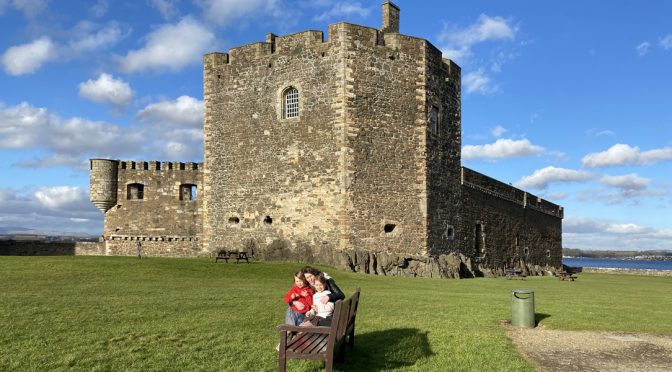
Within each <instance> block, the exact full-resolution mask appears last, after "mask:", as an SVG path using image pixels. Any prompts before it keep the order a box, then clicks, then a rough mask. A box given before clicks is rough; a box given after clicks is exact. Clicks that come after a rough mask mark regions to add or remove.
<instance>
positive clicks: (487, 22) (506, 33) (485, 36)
mask: <svg viewBox="0 0 672 372" xmlns="http://www.w3.org/2000/svg"><path fill="white" fill-rule="evenodd" d="M517 32H518V27H517V26H514V25H513V24H512V21H511V20H510V19H505V18H502V17H490V16H488V15H486V14H481V15H480V16H479V17H478V20H477V21H476V23H474V24H472V25H470V26H468V27H466V28H464V29H459V28H456V27H449V26H445V27H444V29H443V31H442V32H441V34H439V37H438V39H439V42H441V43H443V44H444V47H442V48H441V50H442V51H443V53H444V55H446V56H447V57H448V58H451V59H453V60H454V61H456V62H457V63H459V64H462V63H463V62H465V57H469V56H471V55H472V51H471V48H472V47H473V46H474V45H476V44H479V43H483V42H487V41H493V40H496V41H506V40H513V39H515V37H516V33H517Z"/></svg>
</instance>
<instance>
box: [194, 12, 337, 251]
mask: <svg viewBox="0 0 672 372" xmlns="http://www.w3.org/2000/svg"><path fill="white" fill-rule="evenodd" d="M339 32H340V30H338V28H334V26H333V25H332V26H330V40H329V41H328V42H324V41H323V35H322V32H319V31H305V32H300V33H296V34H292V35H287V36H282V37H276V36H275V35H272V34H269V35H268V36H267V42H265V43H255V44H250V45H245V46H241V47H238V48H234V49H231V50H230V51H229V54H225V53H212V54H208V55H206V56H205V70H204V91H205V97H204V99H205V139H204V145H205V164H206V172H205V183H206V185H207V188H206V197H205V209H206V213H205V221H204V222H205V227H204V231H205V240H204V246H205V249H206V250H209V251H214V250H217V249H219V248H227V249H240V248H242V247H244V246H245V245H246V244H247V242H249V241H252V242H253V244H254V245H256V246H258V247H259V248H262V249H268V250H269V257H274V256H277V257H283V256H284V255H286V254H287V252H288V251H292V252H294V251H296V250H297V246H303V245H308V246H311V247H314V249H315V250H319V249H322V248H324V249H326V250H335V249H337V248H338V246H339V237H340V235H341V234H342V232H343V231H347V228H346V227H344V226H343V225H342V224H343V223H344V222H343V221H342V218H343V214H342V210H343V208H344V195H345V193H346V190H345V188H344V186H343V180H342V168H343V165H344V163H345V160H344V158H345V157H346V156H347V152H348V149H346V148H344V147H343V142H344V137H345V136H346V134H345V129H344V127H343V99H344V88H343V78H342V76H343V73H344V68H345V66H344V62H343V55H342V52H341V46H340V44H341V42H340V39H339V37H338V36H337V35H334V34H333V33H336V34H338V33H339ZM290 86H291V87H294V88H296V89H298V91H299V117H298V118H289V119H283V118H282V106H281V103H282V93H283V91H284V90H285V89H286V88H288V87H290ZM274 252H275V253H274Z"/></svg>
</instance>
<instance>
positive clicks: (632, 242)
mask: <svg viewBox="0 0 672 372" xmlns="http://www.w3.org/2000/svg"><path fill="white" fill-rule="evenodd" d="M562 229H563V234H562V241H563V246H565V247H571V248H583V249H606V250H659V249H670V248H672V247H671V246H670V241H672V229H656V228H652V227H647V226H641V225H638V224H635V223H616V222H614V221H609V220H604V219H595V218H586V217H576V216H565V219H564V220H563V222H562Z"/></svg>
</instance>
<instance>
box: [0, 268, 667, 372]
mask: <svg viewBox="0 0 672 372" xmlns="http://www.w3.org/2000/svg"><path fill="white" fill-rule="evenodd" d="M300 267H301V265H299V264H291V263H260V262H252V263H250V264H249V265H248V264H245V263H240V264H235V263H229V264H226V263H218V264H214V263H213V261H212V260H206V259H196V258H194V259H178V258H174V259H171V258H149V259H143V260H138V259H137V258H131V257H0V279H1V281H0V370H3V371H4V370H35V371H44V370H68V371H70V370H81V371H84V370H85V371H98V370H101V371H119V370H162V371H163V370H172V371H185V370H207V371H213V370H240V371H263V370H276V369H277V353H276V351H275V349H274V348H275V345H276V344H277V343H278V342H279V335H278V332H277V331H276V325H278V324H280V323H282V321H283V319H284V310H285V305H284V304H283V302H282V296H283V295H284V293H285V292H286V291H287V290H288V289H289V288H290V287H291V285H292V272H293V271H294V270H297V269H298V268H300ZM323 269H325V271H327V272H328V273H329V274H331V275H332V276H333V277H334V278H335V279H336V280H337V282H338V284H339V286H340V287H341V288H342V289H343V290H344V291H345V292H346V293H347V294H349V293H351V292H352V291H353V290H354V289H355V288H356V287H361V288H362V297H361V303H360V310H359V313H358V318H357V332H356V337H355V340H356V341H355V348H354V350H353V351H352V352H349V354H348V363H347V365H346V367H347V369H348V370H367V371H368V370H394V369H397V370H422V371H427V370H431V371H438V370H456V371H467V370H474V371H476V370H478V371H497V370H501V371H511V370H518V371H525V370H532V369H533V368H532V366H531V365H530V364H528V363H527V362H526V361H525V360H524V359H523V358H522V357H520V356H519V355H518V353H517V352H516V351H515V349H514V347H513V346H512V344H511V343H510V342H509V341H508V339H507V338H506V336H505V335H504V331H503V329H502V327H501V326H500V320H503V319H509V318H510V317H511V290H512V289H518V288H523V289H532V290H534V291H535V299H536V314H537V318H538V319H540V322H541V324H543V325H544V326H545V327H548V328H554V329H571V330H605V331H606V330H608V331H624V332H651V333H664V334H672V315H670V314H671V312H670V310H669V309H670V308H672V296H671V295H670V288H672V287H671V285H672V278H661V277H640V276H619V275H608V274H580V275H579V279H578V280H577V281H576V282H563V281H559V280H557V279H555V278H552V277H535V278H527V279H526V280H524V281H518V280H506V279H501V278H498V279H468V280H442V279H424V278H392V277H379V276H370V275H364V274H356V273H348V272H342V271H337V270H335V269H333V268H323ZM320 368H321V364H320V363H315V362H303V361H293V360H292V361H289V363H288V370H290V371H306V370H319V369H320Z"/></svg>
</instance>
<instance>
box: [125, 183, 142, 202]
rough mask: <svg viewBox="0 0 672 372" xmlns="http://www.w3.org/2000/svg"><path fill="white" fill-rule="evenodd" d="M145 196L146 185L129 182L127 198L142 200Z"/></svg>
mask: <svg viewBox="0 0 672 372" xmlns="http://www.w3.org/2000/svg"><path fill="white" fill-rule="evenodd" d="M144 198H145V185H143V184H141V183H129V184H128V186H127V187H126V199H128V200H142V199H144Z"/></svg>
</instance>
